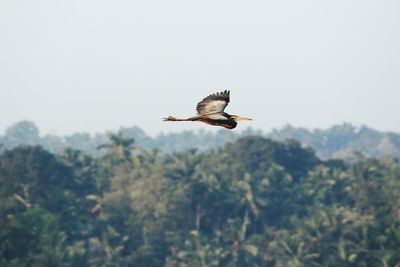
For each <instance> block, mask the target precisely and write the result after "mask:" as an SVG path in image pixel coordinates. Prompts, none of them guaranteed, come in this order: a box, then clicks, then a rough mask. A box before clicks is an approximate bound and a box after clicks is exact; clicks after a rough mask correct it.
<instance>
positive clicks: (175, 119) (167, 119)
mask: <svg viewBox="0 0 400 267" xmlns="http://www.w3.org/2000/svg"><path fill="white" fill-rule="evenodd" d="M163 121H190V120H189V119H178V118H175V117H172V116H169V117H168V118H163Z"/></svg>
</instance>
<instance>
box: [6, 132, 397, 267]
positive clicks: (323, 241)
mask: <svg viewBox="0 0 400 267" xmlns="http://www.w3.org/2000/svg"><path fill="white" fill-rule="evenodd" d="M99 149H100V150H103V151H104V152H103V153H104V154H103V156H102V157H93V156H92V155H90V154H87V153H83V152H81V151H77V150H72V149H66V150H63V151H62V152H61V153H59V154H57V155H54V154H51V153H49V152H48V151H46V150H44V149H43V148H41V147H39V146H21V147H17V148H14V149H11V150H5V151H4V152H3V154H2V155H1V156H0V266H18V267H22V266H30V267H32V266H33V267H35V266H40V267H43V266H49V267H50V266H51V267H57V266H74V267H79V266H96V267H97V266H118V267H119V266H132V267H149V266H152V267H157V266H166V267H186V266H187V267H189V266H190V267H197V266H199V267H205V266H209V267H211V266H238V267H239V266H240V267H246V266H260V267H261V266H263V267H300V266H307V267H308V266H324V267H337V266H342V267H356V266H360V267H361V266H382V267H389V266H390V267H396V266H400V254H399V253H398V252H399V247H400V213H399V211H400V165H399V163H398V162H397V161H396V160H395V159H393V158H389V157H386V158H382V159H366V158H363V157H360V158H358V159H357V160H356V161H354V162H351V163H350V162H345V161H342V160H327V161H322V160H320V159H319V158H318V157H317V156H316V155H315V153H314V151H313V150H311V149H310V148H305V147H304V146H303V145H301V144H300V143H299V142H297V141H294V140H288V141H285V142H275V141H272V140H270V139H265V138H262V137H246V138H242V139H239V140H237V141H236V142H233V143H227V144H225V145H224V146H223V147H221V148H220V149H218V150H209V151H204V152H196V151H195V150H188V151H185V152H179V153H173V154H167V153H164V152H162V151H160V150H144V149H141V148H139V147H136V146H135V145H134V143H133V139H131V138H128V137H124V136H122V135H119V134H111V135H110V136H109V139H108V142H107V143H106V144H104V145H101V146H100V147H99Z"/></svg>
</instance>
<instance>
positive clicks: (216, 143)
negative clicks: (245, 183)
mask: <svg viewBox="0 0 400 267" xmlns="http://www.w3.org/2000/svg"><path fill="white" fill-rule="evenodd" d="M118 132H119V133H120V134H122V135H124V136H128V137H130V138H133V139H135V141H136V144H137V145H138V146H140V147H142V148H145V149H159V150H162V151H164V152H166V153H171V152H177V151H185V150H188V149H193V148H195V149H197V150H199V151H206V150H208V149H210V148H219V147H221V146H222V145H224V144H225V143H227V142H231V141H234V140H237V139H239V138H242V137H245V136H250V135H258V136H263V137H266V138H271V139H273V140H276V141H285V140H286V139H296V140H298V141H300V142H302V143H304V144H306V145H308V146H310V147H312V148H313V149H314V150H315V151H316V153H317V155H318V156H319V157H320V158H322V159H330V158H340V159H354V157H358V154H360V153H361V154H362V155H364V156H366V157H375V158H377V157H382V156H387V155H391V156H395V157H398V158H399V157H400V134H397V133H390V132H387V133H384V132H379V131H376V130H373V129H371V128H368V127H366V126H362V127H359V128H357V127H355V126H353V125H351V124H342V125H335V126H332V127H330V128H328V129H325V130H321V129H316V130H313V131H310V130H308V129H305V128H296V127H292V126H290V125H287V126H286V127H284V128H282V129H279V130H273V131H271V132H269V133H267V134H264V133H262V132H261V131H256V130H252V129H251V128H248V129H247V130H245V131H242V132H238V131H229V130H225V129H222V130H220V131H218V132H217V133H210V132H205V131H199V132H195V133H194V132H191V131H184V132H182V133H169V134H159V135H158V136H156V137H154V138H153V137H150V136H149V135H147V134H146V133H145V132H144V131H143V130H141V129H140V128H138V127H129V128H124V127H122V128H121V129H120V130H119V131H118ZM106 141H107V134H103V133H97V134H95V135H90V134H89V133H75V134H72V135H68V136H57V135H45V136H40V135H39V129H38V128H37V127H36V125H35V124H34V123H32V122H29V121H21V122H19V123H16V124H15V125H12V126H10V127H9V128H8V129H7V130H6V132H5V134H4V135H3V136H1V135H0V154H1V152H2V150H4V149H5V148H8V149H10V148H13V147H16V146H18V145H41V146H43V147H44V148H45V149H46V150H48V151H50V152H52V153H59V152H60V151H62V150H63V149H65V148H72V149H79V150H81V151H83V152H85V153H88V154H91V155H96V156H99V155H104V154H103V153H101V152H99V151H98V150H97V147H98V146H99V145H101V144H103V143H104V142H106ZM1 144H2V145H3V149H2V148H1Z"/></svg>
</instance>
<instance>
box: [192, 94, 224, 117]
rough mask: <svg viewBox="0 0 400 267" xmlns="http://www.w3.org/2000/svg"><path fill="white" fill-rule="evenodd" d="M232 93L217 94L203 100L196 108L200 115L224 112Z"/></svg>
mask: <svg viewBox="0 0 400 267" xmlns="http://www.w3.org/2000/svg"><path fill="white" fill-rule="evenodd" d="M229 93H230V91H228V90H225V91H223V92H219V93H215V94H212V95H209V96H207V97H206V98H204V99H203V100H201V101H200V102H199V103H198V104H197V107H196V110H197V113H198V115H204V114H211V113H219V112H224V110H225V108H226V106H227V105H228V103H229Z"/></svg>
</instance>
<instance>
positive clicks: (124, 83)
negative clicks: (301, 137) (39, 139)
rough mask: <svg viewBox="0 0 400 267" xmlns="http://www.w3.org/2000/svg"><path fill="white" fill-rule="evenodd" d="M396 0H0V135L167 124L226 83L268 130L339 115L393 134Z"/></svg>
mask: <svg viewBox="0 0 400 267" xmlns="http://www.w3.org/2000/svg"><path fill="white" fill-rule="evenodd" d="M399 10H400V1H398V0H384V1H382V0H352V1H348V0H335V1H327V0H313V1H311V0H301V1H300V0H292V1H289V0H283V1H267V0H264V1H235V0H202V1H191V0H182V1H177V0H168V1H165V0H158V1H155V0H148V1H134V0H129V1H128V0H126V1H122V0H114V1H108V0H107V1H105V0H68V1H54V0H36V1H31V0H19V1H10V0H0V40H1V41H0V134H2V133H4V131H5V130H6V129H7V127H9V126H10V125H12V124H14V123H16V122H18V121H20V120H30V121H33V122H34V123H35V124H36V125H37V126H38V127H39V128H40V132H41V134H49V133H50V134H60V135H63V134H71V133H73V132H83V131H85V132H91V133H95V132H103V131H105V130H116V129H118V128H119V127H121V126H123V127H131V126H139V127H141V128H142V129H144V130H145V131H146V132H148V133H149V134H151V135H156V134H158V133H160V132H173V131H175V132H179V131H182V130H198V129H206V130H210V129H211V128H212V127H211V126H207V125H205V124H200V123H194V122H188V123H171V122H170V123H164V122H162V121H161V118H163V117H166V116H168V115H174V116H178V117H189V116H193V115H195V113H196V112H195V106H196V103H197V102H198V101H199V100H201V99H202V98H204V97H205V96H207V95H209V94H211V93H214V92H218V91H222V90H231V103H230V105H229V106H228V108H227V109H226V111H227V112H228V113H231V114H236V115H241V116H245V117H251V118H253V119H254V121H252V122H242V123H240V125H239V127H238V128H239V130H240V129H244V128H247V127H248V126H251V127H253V128H255V129H261V130H264V131H269V130H271V129H273V128H280V127H282V126H284V125H286V124H291V125H293V126H298V127H300V126H301V127H306V128H310V129H314V128H327V127H330V126H332V125H334V124H341V123H343V122H350V123H353V124H354V125H356V126H360V125H367V126H369V127H372V128H375V129H378V130H383V131H394V132H400V116H399V114H400V104H399V102H400V16H399Z"/></svg>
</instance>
